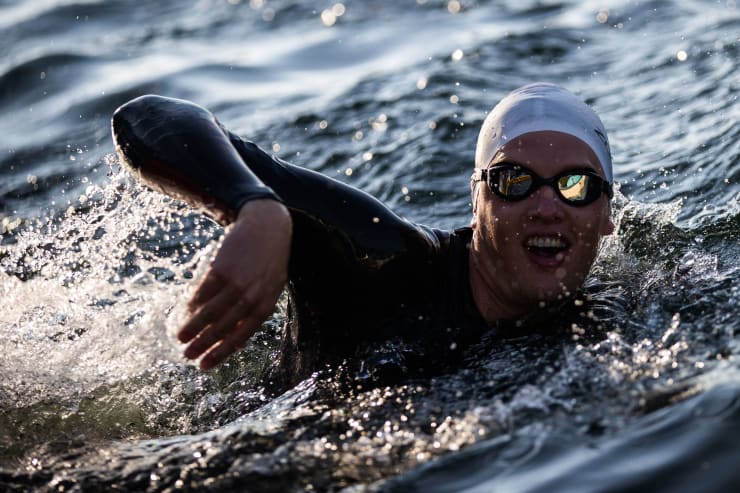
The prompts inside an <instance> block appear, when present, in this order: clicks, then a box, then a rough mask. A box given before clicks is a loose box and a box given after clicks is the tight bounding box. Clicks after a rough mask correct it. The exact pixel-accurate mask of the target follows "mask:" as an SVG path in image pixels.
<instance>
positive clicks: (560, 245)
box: [524, 236, 570, 257]
mask: <svg viewBox="0 0 740 493" xmlns="http://www.w3.org/2000/svg"><path fill="white" fill-rule="evenodd" d="M524 247H525V248H526V249H527V250H528V251H530V252H532V253H534V254H536V255H541V256H544V257H555V256H556V255H557V254H559V253H562V252H564V251H565V250H567V249H568V247H570V242H568V240H566V239H565V238H563V237H562V236H531V237H529V238H527V240H526V241H525V242H524Z"/></svg>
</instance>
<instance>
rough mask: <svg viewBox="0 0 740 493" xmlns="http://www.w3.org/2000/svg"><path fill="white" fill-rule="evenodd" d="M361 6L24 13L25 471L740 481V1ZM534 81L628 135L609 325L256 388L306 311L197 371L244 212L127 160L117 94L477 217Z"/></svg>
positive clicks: (311, 486) (724, 487) (373, 479)
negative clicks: (390, 378)
mask: <svg viewBox="0 0 740 493" xmlns="http://www.w3.org/2000/svg"><path fill="white" fill-rule="evenodd" d="M335 5H336V3H335V2H321V1H317V2H311V3H309V2H305V3H304V2H297V1H291V0H265V1H256V0H253V1H251V2H247V1H242V2H239V1H230V2H227V1H225V0H199V1H192V2H187V1H183V0H168V1H162V2H132V1H125V0H117V1H106V2H102V1H98V2H96V1H84V2H83V1H72V0H70V1H53V0H45V1H33V2H31V1H11V0H5V1H2V2H0V54H1V55H2V56H1V57H0V115H2V116H0V135H2V139H0V173H1V174H2V178H3V179H2V183H0V225H1V226H0V227H1V228H2V237H1V239H0V264H1V265H2V274H0V291H1V292H2V302H3V309H2V315H0V354H2V358H0V372H1V374H2V376H3V378H2V380H0V444H1V445H0V489H1V490H3V491H28V490H37V491H52V490H53V491H104V490H112V489H128V490H138V491H179V490H197V491H245V490H253V491H345V492H358V491H424V492H428V491H440V492H441V491H450V492H452V491H470V492H473V491H507V492H508V491H517V492H524V491H526V492H534V491H569V492H571V491H635V490H641V491H687V492H688V491H730V490H732V486H731V485H734V484H737V482H738V480H740V476H738V472H737V464H738V463H740V452H738V450H737V446H736V443H737V441H738V439H739V438H740V372H739V371H738V357H740V344H739V343H738V337H737V333H738V327H739V323H738V320H740V309H739V308H738V307H739V303H738V289H739V288H738V277H739V272H740V269H739V268H740V265H739V261H738V258H740V247H738V235H739V232H740V206H739V205H738V199H740V187H738V179H739V177H740V157H739V156H740V124H739V123H738V122H739V121H740V109H739V108H740V106H738V101H737V98H738V93H739V92H740V75H739V74H740V70H739V69H738V66H739V64H738V61H739V59H740V57H739V45H738V41H739V39H738V33H740V29H739V28H740V11H738V9H737V6H736V2H734V1H733V0H730V1H727V0H721V1H709V0H705V1H699V0H693V1H692V0H689V1H681V2H679V1H677V0H672V1H671V0H653V1H599V2H591V1H586V2H575V1H559V2H558V1H516V2H515V1H513V0H500V1H490V2H486V1H477V2H474V1H461V2H455V1H434V0H428V1H420V0H419V1H416V2H414V1H411V0H408V1H404V2H385V1H380V0H370V1H359V0H358V1H347V2H346V3H345V4H343V7H344V8H343V9H342V8H340V7H337V6H335ZM322 14H323V15H322ZM339 14H341V15H339ZM534 80H548V81H552V82H556V83H560V84H563V85H565V86H567V87H569V88H570V89H571V90H573V91H575V92H577V93H579V94H581V95H583V96H584V97H585V98H586V99H587V100H588V101H589V102H590V103H591V104H592V105H593V106H594V107H595V108H596V109H597V111H598V113H599V114H600V115H601V117H602V119H603V120H604V122H605V124H606V126H607V128H608V129H609V131H610V137H611V141H612V146H613V152H614V158H615V176H616V179H617V181H618V182H619V183H620V190H619V193H618V194H617V200H616V202H615V210H614V214H615V219H616V222H617V225H618V232H617V235H616V236H613V237H611V238H610V239H609V240H608V241H606V242H605V244H604V247H603V250H602V254H601V256H600V258H599V260H598V262H597V265H596V266H595V269H594V273H593V276H592V279H591V280H590V281H589V283H590V284H593V285H601V286H602V288H601V289H600V290H599V292H598V293H599V294H598V299H596V300H595V301H594V303H593V304H594V307H593V309H594V310H595V312H596V313H595V318H597V319H598V320H599V324H598V325H599V326H598V327H595V328H594V327H581V326H577V325H576V326H572V327H571V326H570V324H568V323H567V321H566V322H564V324H565V325H564V327H565V329H566V332H567V334H566V335H563V333H562V331H556V330H555V327H553V330H552V334H550V335H548V332H549V331H548V330H543V333H542V334H540V335H530V336H526V337H521V338H516V339H510V340H506V341H503V342H502V341H488V340H483V341H481V343H480V344H478V345H477V346H476V347H474V348H471V349H470V351H469V357H468V358H467V360H466V362H465V364H463V365H462V366H461V368H459V369H458V370H456V371H453V372H450V373H446V374H443V375H440V376H438V377H435V378H429V379H421V380H413V381H405V382H402V383H399V384H397V385H394V386H389V387H379V388H358V387H357V386H355V385H353V384H352V383H351V382H349V383H348V381H347V379H346V376H345V375H343V372H342V369H341V368H339V369H335V370H334V373H329V374H321V375H317V376H315V377H314V378H312V379H309V380H307V381H305V382H303V383H301V384H299V385H298V386H296V387H295V388H293V389H291V390H289V391H288V392H286V393H285V394H283V395H281V396H277V397H275V396H271V395H270V394H269V393H266V392H264V391H263V389H260V388H259V387H258V386H257V385H256V375H257V374H258V373H259V369H260V368H261V367H262V366H263V365H264V364H266V362H267V361H269V359H270V354H271V351H272V350H273V349H274V348H275V345H276V341H277V339H278V338H279V337H280V331H279V326H280V324H281V323H282V321H283V320H284V318H285V314H284V313H283V310H284V303H282V304H281V305H280V306H279V307H278V309H277V311H276V313H275V314H274V317H272V318H271V319H270V320H268V321H267V322H266V323H265V326H264V328H263V331H262V332H260V335H259V336H258V337H257V338H256V339H255V340H254V341H253V342H252V344H251V345H250V346H249V348H248V350H247V351H245V352H243V353H242V354H240V355H239V356H237V357H235V358H233V359H232V360H230V362H229V364H228V365H225V366H224V367H222V368H220V369H219V370H217V371H214V372H210V373H203V372H200V371H199V370H197V369H196V368H195V367H193V366H192V365H191V364H189V363H187V362H186V361H184V360H183V359H182V358H181V357H180V350H181V348H180V347H179V346H178V345H177V343H176V342H175V340H174V337H173V336H172V334H173V331H174V329H175V327H177V324H178V322H179V321H180V320H182V317H183V313H182V309H183V307H182V301H183V300H184V299H186V297H187V296H188V293H190V292H191V290H192V289H193V286H194V284H195V283H196V281H197V278H198V277H199V275H201V274H202V272H203V270H204V268H205V266H206V264H207V259H208V258H209V256H210V255H211V254H212V252H213V249H214V247H215V246H216V245H217V242H218V240H219V238H220V236H221V230H220V229H219V228H218V227H217V226H215V225H214V224H212V223H211V222H209V221H208V220H206V219H204V218H203V217H201V216H199V215H197V214H194V213H193V212H192V211H190V210H189V209H187V208H186V207H184V206H183V205H182V204H179V203H176V202H173V201H171V200H169V199H167V198H165V197H162V196H161V195H158V194H156V193H153V192H151V191H148V190H146V189H143V188H141V187H140V186H139V185H138V184H136V183H135V181H134V180H133V179H132V178H131V177H130V176H128V175H127V174H126V172H125V171H123V170H121V169H120V167H119V166H118V164H117V163H116V161H115V158H114V156H113V155H112V144H111V140H110V137H109V132H110V131H109V118H110V115H111V113H112V111H113V110H114V109H115V108H116V107H117V106H118V105H120V104H122V103H123V102H125V101H126V100H128V99H130V98H132V97H134V96H137V95H140V94H143V93H147V92H156V93H160V94H166V95H170V96H175V97H181V98H188V99H192V100H194V101H196V102H198V103H200V104H203V105H205V106H207V107H208V108H210V109H212V110H213V111H214V112H215V113H216V114H217V115H218V116H219V118H220V119H221V120H222V121H223V122H224V123H225V124H226V125H227V126H228V127H230V128H232V129H234V130H235V131H237V132H238V133H240V134H242V135H246V136H249V138H251V139H252V140H254V141H256V142H257V143H259V144H260V145H262V146H263V147H265V148H271V149H272V150H273V152H274V153H276V154H278V155H280V156H281V157H283V158H286V159H288V160H291V161H293V162H297V163H299V164H302V165H304V166H307V167H310V168H312V169H316V170H319V171H321V172H324V173H327V174H330V175H332V176H335V177H338V178H340V179H342V180H344V181H346V182H349V183H351V184H353V185H356V186H358V187H360V188H363V189H365V190H367V191H369V192H370V193H372V194H374V195H376V196H378V197H379V198H381V199H382V200H384V201H386V202H387V203H388V204H389V205H390V206H391V207H393V208H394V209H395V210H396V211H398V212H399V213H400V214H402V215H404V216H406V217H409V218H411V219H413V220H415V221H417V222H421V223H425V224H429V225H433V226H438V227H443V228H451V227H456V226H460V225H464V224H466V223H467V222H468V221H469V217H470V214H471V207H470V203H469V195H468V191H467V190H468V188H467V187H468V183H467V180H468V178H467V177H468V176H469V175H468V173H469V170H470V168H471V167H472V160H473V155H474V142H475V139H476V136H477V131H478V127H479V125H480V123H481V122H482V120H483V118H484V117H485V114H486V111H488V109H490V107H491V106H492V105H493V104H494V103H495V102H496V101H497V100H498V99H499V98H500V97H502V96H503V95H504V94H506V93H507V92H508V91H509V90H511V89H513V88H514V87H517V86H519V85H522V84H524V83H527V82H531V81H534ZM553 324H554V323H553ZM543 329H548V327H543Z"/></svg>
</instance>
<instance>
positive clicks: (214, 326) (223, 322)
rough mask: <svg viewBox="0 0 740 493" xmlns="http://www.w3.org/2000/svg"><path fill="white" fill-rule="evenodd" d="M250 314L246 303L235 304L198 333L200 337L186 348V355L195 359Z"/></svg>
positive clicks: (223, 337)
mask: <svg viewBox="0 0 740 493" xmlns="http://www.w3.org/2000/svg"><path fill="white" fill-rule="evenodd" d="M248 314H249V312H248V308H247V307H245V306H244V305H241V304H235V305H233V306H232V307H231V309H229V310H227V311H226V312H225V313H224V314H223V316H221V317H219V318H218V319H216V320H214V321H213V322H212V323H211V324H210V325H209V326H208V327H207V328H205V329H204V330H202V331H201V332H200V334H198V337H197V338H196V339H194V340H193V341H192V342H191V343H190V345H189V346H188V347H187V348H186V349H185V357H186V358H190V359H195V358H197V357H198V356H200V355H201V354H203V353H204V352H205V351H206V350H207V349H208V348H210V347H211V346H213V345H214V344H216V343H218V342H219V341H220V340H221V339H225V338H226V337H227V336H228V334H229V331H231V330H234V327H235V326H236V325H237V324H238V323H239V320H242V319H244V318H245V317H246V316H247V315H248Z"/></svg>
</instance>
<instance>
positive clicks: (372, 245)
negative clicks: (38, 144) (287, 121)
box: [112, 95, 439, 308]
mask: <svg viewBox="0 0 740 493" xmlns="http://www.w3.org/2000/svg"><path fill="white" fill-rule="evenodd" d="M112 127H113V137H114V141H115V145H116V148H117V150H118V153H119V155H120V156H121V157H122V159H123V160H124V162H126V163H128V164H129V166H130V167H131V168H132V169H134V170H135V171H136V172H138V173H139V174H140V176H141V179H142V181H144V182H145V183H146V184H147V185H149V186H151V187H153V188H155V189H158V190H161V191H163V192H165V193H167V194H168V195H171V196H175V197H178V198H180V199H184V200H186V201H187V202H189V203H190V204H191V205H194V206H195V207H198V208H200V209H202V210H203V211H204V212H206V213H207V214H209V215H211V216H213V217H214V218H216V219H217V220H218V221H219V222H221V223H222V224H227V223H228V222H230V221H232V220H234V219H235V217H236V215H237V213H238V211H239V208H240V207H241V206H242V205H243V204H244V203H245V202H246V201H248V200H254V199H257V198H269V199H274V200H279V201H281V202H283V203H284V204H285V205H286V207H287V208H288V209H289V211H290V213H291V216H292V219H293V226H294V231H293V248H292V251H291V262H290V269H291V270H290V275H291V281H292V282H293V283H294V286H295V287H296V288H298V289H299V290H300V289H301V288H305V289H304V292H309V291H310V292H312V293H313V294H312V295H311V297H312V299H313V301H314V302H315V303H314V304H316V303H321V302H324V301H325V302H327V303H331V304H332V305H333V306H336V305H337V304H342V303H344V304H345V305H347V304H349V305H351V307H354V308H358V303H360V304H362V303H361V302H360V301H358V300H362V299H367V300H371V301H368V302H372V303H378V302H379V300H396V301H397V302H398V303H403V302H404V300H405V299H407V298H408V297H409V296H411V294H412V292H414V291H418V289H417V290H412V289H410V288H407V284H408V283H409V282H411V280H412V279H416V280H418V279H419V274H420V273H422V274H423V272H425V271H426V270H428V263H429V262H431V261H432V260H431V259H432V258H433V256H434V252H435V251H436V250H437V249H438V248H439V244H438V239H437V237H436V236H435V234H434V233H433V232H432V231H431V230H429V229H427V228H423V227H421V226H417V225H414V224H412V223H410V222H408V221H406V220H404V219H402V218H400V217H398V216H397V215H396V214H394V213H393V212H392V211H391V210H390V209H388V208H387V207H385V206H384V205H383V204H382V203H381V202H380V201H378V200H376V199H375V198H373V197H372V196H370V195H369V194H366V193H364V192H362V191H359V190H357V189H355V188H353V187H350V186H348V185H346V184H344V183H341V182H339V181H337V180H334V179H331V178H329V177H327V176H325V175H322V174H320V173H316V172H314V171H311V170H308V169H306V168H302V167H299V166H295V165H292V164H290V163H287V162H285V161H282V160H280V159H277V158H273V157H272V156H270V155H268V154H267V153H265V152H264V151H263V150H261V149H260V148H259V147H257V146H256V145H255V144H253V143H251V142H247V141H243V140H242V139H240V138H239V137H237V136H236V135H234V134H232V133H230V132H228V131H227V130H225V129H224V128H223V127H222V126H221V125H220V124H219V122H218V121H217V120H216V118H215V117H214V116H213V115H212V114H211V113H210V112H209V111H207V110H206V109H204V108H202V107H200V106H198V105H195V104H193V103H190V102H187V101H182V100H178V99H172V98H165V97H161V96H151V95H150V96H142V97H139V98H136V99H134V100H132V101H130V102H129V103H126V104H125V105H123V106H122V107H121V108H119V109H118V110H116V112H115V113H114V115H113V122H112ZM389 286H392V288H391V287H389ZM398 293H400V294H402V296H400V297H398V296H395V295H396V294H398ZM394 296H395V297H394ZM332 301H333V303H332ZM392 303H395V301H394V302H392ZM378 308H380V307H378Z"/></svg>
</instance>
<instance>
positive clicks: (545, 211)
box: [530, 186, 563, 221]
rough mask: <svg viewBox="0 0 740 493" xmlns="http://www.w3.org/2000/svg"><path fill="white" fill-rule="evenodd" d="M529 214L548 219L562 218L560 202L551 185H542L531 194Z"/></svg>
mask: <svg viewBox="0 0 740 493" xmlns="http://www.w3.org/2000/svg"><path fill="white" fill-rule="evenodd" d="M531 204H532V206H531V212H530V214H531V216H532V217H533V218H535V217H537V218H540V219H544V220H548V221H557V220H559V219H561V218H562V213H563V209H562V203H561V201H560V199H559V198H558V196H557V194H556V192H555V190H553V189H552V187H548V186H543V187H540V188H539V189H538V190H536V191H535V192H534V194H532V199H531Z"/></svg>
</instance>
